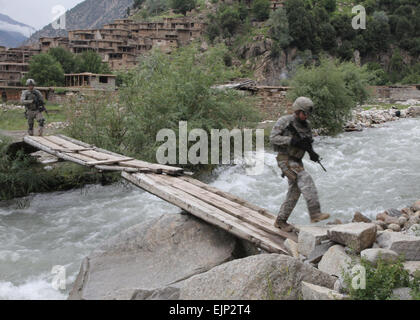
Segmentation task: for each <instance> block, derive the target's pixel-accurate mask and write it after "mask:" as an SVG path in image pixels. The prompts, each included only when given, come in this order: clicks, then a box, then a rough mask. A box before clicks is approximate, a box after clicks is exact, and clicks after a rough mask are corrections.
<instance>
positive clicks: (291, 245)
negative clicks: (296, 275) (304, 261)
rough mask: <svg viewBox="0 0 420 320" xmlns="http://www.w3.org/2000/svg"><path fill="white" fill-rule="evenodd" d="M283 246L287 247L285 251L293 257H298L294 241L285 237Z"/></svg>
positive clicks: (296, 245)
mask: <svg viewBox="0 0 420 320" xmlns="http://www.w3.org/2000/svg"><path fill="white" fill-rule="evenodd" d="M284 247H285V248H286V249H287V251H288V252H289V253H290V255H291V256H292V257H293V258H297V259H299V250H298V244H297V243H296V242H294V241H293V240H290V239H286V240H285V241H284Z"/></svg>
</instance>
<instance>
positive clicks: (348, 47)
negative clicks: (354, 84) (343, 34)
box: [337, 40, 353, 61]
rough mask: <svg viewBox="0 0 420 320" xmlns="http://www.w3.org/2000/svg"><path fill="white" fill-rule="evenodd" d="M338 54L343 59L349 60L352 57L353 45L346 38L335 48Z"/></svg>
mask: <svg viewBox="0 0 420 320" xmlns="http://www.w3.org/2000/svg"><path fill="white" fill-rule="evenodd" d="M337 54H338V56H339V57H340V58H341V59H343V60H345V61H349V60H351V59H352V58H353V47H352V43H351V42H350V41H348V40H344V41H343V43H342V44H341V46H340V47H338V49H337Z"/></svg>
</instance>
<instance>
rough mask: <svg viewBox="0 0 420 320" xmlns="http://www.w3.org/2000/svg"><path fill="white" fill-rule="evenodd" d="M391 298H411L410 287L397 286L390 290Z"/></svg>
mask: <svg viewBox="0 0 420 320" xmlns="http://www.w3.org/2000/svg"><path fill="white" fill-rule="evenodd" d="M391 299H393V300H413V297H412V296H411V289H410V288H397V289H394V290H392V295H391Z"/></svg>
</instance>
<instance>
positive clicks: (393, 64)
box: [388, 49, 405, 83]
mask: <svg viewBox="0 0 420 320" xmlns="http://www.w3.org/2000/svg"><path fill="white" fill-rule="evenodd" d="M388 71H389V75H390V79H391V81H392V83H396V82H398V81H400V80H401V79H402V78H403V76H404V73H405V65H404V59H403V57H402V55H401V52H400V50H398V49H397V50H395V52H394V54H393V55H392V58H391V61H390V62H389V70H388Z"/></svg>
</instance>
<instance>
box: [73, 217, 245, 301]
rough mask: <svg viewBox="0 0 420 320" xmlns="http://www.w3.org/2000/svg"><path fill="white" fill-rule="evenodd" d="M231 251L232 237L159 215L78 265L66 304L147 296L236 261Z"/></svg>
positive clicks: (193, 220)
mask: <svg viewBox="0 0 420 320" xmlns="http://www.w3.org/2000/svg"><path fill="white" fill-rule="evenodd" d="M236 247H237V240H236V238H235V237H233V236H231V235H230V234H228V233H227V232H225V231H222V230H221V229H218V228H214V227H213V226H210V225H209V224H206V223H204V222H202V221H199V220H198V219H196V218H194V217H191V216H189V215H180V214H168V215H163V216H161V217H159V218H158V219H153V220H150V221H147V222H145V223H142V224H139V225H136V226H133V227H131V228H129V229H127V230H125V231H123V232H121V233H120V234H118V235H116V236H114V237H113V238H111V239H109V240H108V241H106V242H105V243H103V244H102V245H101V246H100V247H99V248H97V249H96V250H94V251H93V252H92V253H91V254H90V255H89V257H88V258H86V259H85V260H84V262H83V263H82V267H81V270H80V273H79V275H78V277H77V279H76V282H75V284H74V287H73V290H72V291H71V293H70V296H69V299H87V300H90V299H99V300H100V299H131V298H133V297H134V296H136V297H137V298H139V297H141V296H142V294H143V296H147V297H149V296H151V295H152V294H153V292H154V290H156V289H161V288H164V287H166V286H169V285H172V284H174V283H177V282H179V281H182V280H184V279H187V278H188V277H191V276H193V275H195V274H198V273H201V272H205V271H208V270H210V269H211V268H213V267H215V266H217V265H219V264H221V263H224V262H226V261H229V260H232V259H234V258H236V254H235V252H236ZM161 290H162V289H161ZM165 290H166V289H165ZM168 290H169V289H168ZM142 292H143V293H142ZM164 293H165V295H167V294H168V293H167V292H166V291H165V292H164Z"/></svg>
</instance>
